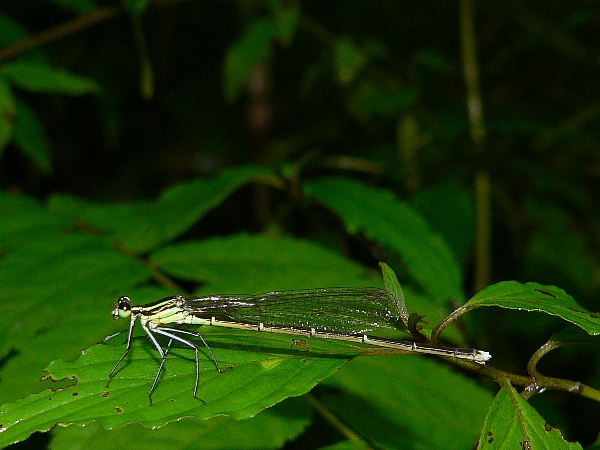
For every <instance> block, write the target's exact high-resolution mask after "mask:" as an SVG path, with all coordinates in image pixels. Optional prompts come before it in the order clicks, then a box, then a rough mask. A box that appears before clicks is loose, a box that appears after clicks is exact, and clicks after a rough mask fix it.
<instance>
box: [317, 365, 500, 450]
mask: <svg viewBox="0 0 600 450" xmlns="http://www.w3.org/2000/svg"><path fill="white" fill-rule="evenodd" d="M320 386H321V389H323V391H324V392H320V395H319V399H320V401H321V402H323V403H324V405H325V406H326V407H327V409H328V410H330V411H332V412H333V413H334V414H335V415H336V417H338V418H339V419H341V420H342V421H343V422H344V423H345V424H347V425H348V426H349V427H350V428H351V429H352V430H354V431H355V432H356V433H358V434H359V435H360V436H362V437H364V438H365V439H366V440H367V442H370V443H372V446H373V447H374V448H402V449H407V450H410V449H419V450H425V449H426V450H447V449H449V448H452V449H455V448H456V449H469V448H471V447H472V446H473V443H474V442H475V441H476V439H477V436H478V435H479V433H480V430H481V424H482V423H483V421H484V417H485V413H486V410H487V408H488V405H489V404H490V402H491V401H492V399H493V396H492V394H491V393H490V392H489V391H488V390H487V389H484V388H483V387H481V386H480V385H478V384H477V383H475V382H474V381H473V380H472V379H470V378H469V377H467V376H463V375H459V374H458V373H457V372H456V371H454V370H452V369H451V368H450V367H447V366H444V365H443V364H440V363H439V362H438V361H435V360H432V359H428V358H423V357H417V356H415V357H396V356H374V357H369V358H362V357H359V358H356V359H354V360H352V361H350V362H349V363H347V364H346V365H345V366H344V368H343V370H341V371H339V372H338V373H337V374H336V375H334V376H333V377H330V378H328V379H327V380H325V381H324V382H323V383H321V385H320Z"/></svg>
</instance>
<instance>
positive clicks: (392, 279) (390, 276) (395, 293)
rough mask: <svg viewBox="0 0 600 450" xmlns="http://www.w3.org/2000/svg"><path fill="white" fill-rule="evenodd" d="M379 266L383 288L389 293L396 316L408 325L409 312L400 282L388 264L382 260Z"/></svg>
mask: <svg viewBox="0 0 600 450" xmlns="http://www.w3.org/2000/svg"><path fill="white" fill-rule="evenodd" d="M379 267H381V272H382V274H383V283H384V284H385V289H386V290H387V291H388V293H389V294H390V297H391V299H392V302H393V304H394V306H395V309H396V313H397V315H398V317H400V318H401V319H402V322H403V323H404V325H406V326H407V327H408V320H409V317H410V314H409V312H408V310H407V309H406V299H405V298H404V291H403V290H402V286H400V283H398V278H396V274H395V273H394V271H393V270H392V268H391V267H390V266H388V265H387V264H386V263H384V262H380V263H379Z"/></svg>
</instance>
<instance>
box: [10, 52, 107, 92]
mask: <svg viewBox="0 0 600 450" xmlns="http://www.w3.org/2000/svg"><path fill="white" fill-rule="evenodd" d="M0 76H1V77H4V78H5V79H7V80H9V81H10V82H11V83H12V84H14V85H15V86H18V87H20V88H22V89H25V90H27V91H32V92H46V93H58V94H68V95H83V94H88V93H95V92H97V91H98V89H99V87H98V85H97V84H96V82H95V81H94V80H92V79H91V78H87V77H82V76H80V75H76V74H74V73H71V72H67V71H66V70H63V69H57V68H55V67H52V66H50V65H48V64H46V63H43V62H39V61H26V60H18V61H13V62H10V63H7V64H4V65H2V66H1V67H0Z"/></svg>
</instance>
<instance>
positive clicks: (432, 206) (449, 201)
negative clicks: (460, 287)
mask: <svg viewBox="0 0 600 450" xmlns="http://www.w3.org/2000/svg"><path fill="white" fill-rule="evenodd" d="M409 203H410V206H412V207H413V208H415V209H416V210H417V211H418V212H419V214H421V215H422V216H423V217H424V218H425V220H427V222H428V223H429V224H430V225H431V228H433V230H434V231H436V232H438V233H440V234H441V235H442V236H443V237H444V240H445V241H446V242H447V243H448V246H449V247H450V249H451V250H452V254H453V255H454V256H455V259H456V261H458V262H459V263H465V262H466V261H468V258H469V257H470V253H471V251H472V248H473V242H474V240H475V211H474V206H473V200H472V198H471V196H470V194H469V192H468V191H467V190H466V189H465V188H463V187H462V186H460V185H459V184H458V183H454V182H443V183H440V184H437V185H435V186H432V187H429V188H424V189H421V190H419V191H418V192H417V193H416V194H415V196H414V197H412V198H411V199H410V200H409ZM440 212H443V213H442V214H440Z"/></svg>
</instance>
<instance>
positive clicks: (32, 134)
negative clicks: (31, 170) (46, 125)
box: [13, 101, 52, 173]
mask: <svg viewBox="0 0 600 450" xmlns="http://www.w3.org/2000/svg"><path fill="white" fill-rule="evenodd" d="M13 138H14V142H15V145H16V146H17V147H19V149H20V150H21V152H23V154H24V155H25V156H27V157H28V158H29V159H30V160H31V161H33V162H34V163H35V164H36V166H37V167H38V168H39V169H40V170H41V171H42V172H44V173H50V172H52V163H51V162H50V148H49V144H48V138H47V137H46V133H45V132H44V129H43V127H42V124H41V123H40V121H39V120H38V118H37V117H36V116H35V114H34V112H33V110H32V109H31V108H29V106H28V105H27V104H26V103H25V102H23V101H19V102H18V107H17V117H16V120H15V129H14V132H13Z"/></svg>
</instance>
